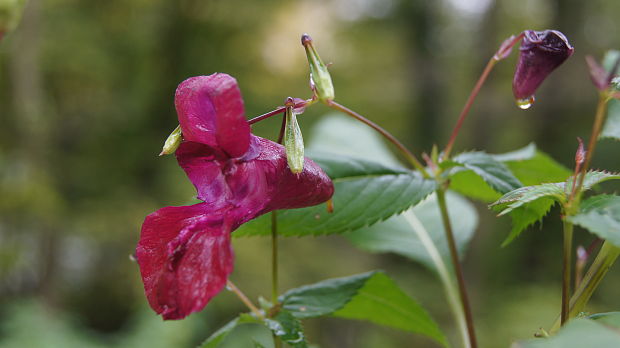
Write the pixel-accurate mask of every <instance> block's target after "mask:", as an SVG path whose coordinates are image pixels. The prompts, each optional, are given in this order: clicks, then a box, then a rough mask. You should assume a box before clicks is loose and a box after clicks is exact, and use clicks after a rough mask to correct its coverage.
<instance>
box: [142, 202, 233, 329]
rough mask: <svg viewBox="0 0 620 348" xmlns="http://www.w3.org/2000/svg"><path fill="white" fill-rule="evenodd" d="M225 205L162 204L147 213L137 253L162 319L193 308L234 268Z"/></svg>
mask: <svg viewBox="0 0 620 348" xmlns="http://www.w3.org/2000/svg"><path fill="white" fill-rule="evenodd" d="M227 209H228V208H220V209H216V208H215V207H213V206H211V205H208V204H206V203H200V204H196V205H192V206H184V207H166V208H162V209H159V210H158V211H156V212H154V213H153V214H151V215H149V216H147V217H146V219H145V221H144V224H143V225H142V233H141V236H140V241H139V243H138V247H137V248H136V258H137V260H138V265H139V266H140V272H141V274H142V280H143V282H144V290H145V293H146V296H147V299H148V301H149V304H150V305H151V307H152V308H153V310H155V312H157V313H158V314H161V315H162V317H163V318H164V319H165V320H170V319H182V318H184V317H186V316H187V315H189V314H191V313H193V312H197V311H199V310H201V309H203V308H204V306H205V305H206V304H207V303H208V302H209V301H210V300H211V298H212V297H213V296H215V295H216V294H218V293H219V292H220V291H221V290H222V289H223V288H224V286H225V285H226V280H227V279H228V275H229V274H230V273H231V272H232V270H233V251H232V247H231V244H230V231H231V228H230V227H231V226H230V225H231V224H230V222H229V221H228V219H227V218H226V212H227Z"/></svg>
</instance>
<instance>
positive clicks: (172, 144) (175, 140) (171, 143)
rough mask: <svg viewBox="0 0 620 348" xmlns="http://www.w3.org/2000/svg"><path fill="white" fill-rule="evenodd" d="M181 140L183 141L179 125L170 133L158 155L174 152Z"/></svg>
mask: <svg viewBox="0 0 620 348" xmlns="http://www.w3.org/2000/svg"><path fill="white" fill-rule="evenodd" d="M181 141H183V134H181V126H180V125H179V126H177V128H175V129H174V130H173V131H172V133H170V135H169V136H168V139H166V141H165V142H164V147H163V148H162V149H161V153H160V154H159V155H160V156H163V155H170V154H172V153H174V152H175V151H176V150H177V149H178V148H179V145H181Z"/></svg>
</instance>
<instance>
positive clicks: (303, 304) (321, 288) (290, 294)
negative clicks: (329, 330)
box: [278, 272, 376, 318]
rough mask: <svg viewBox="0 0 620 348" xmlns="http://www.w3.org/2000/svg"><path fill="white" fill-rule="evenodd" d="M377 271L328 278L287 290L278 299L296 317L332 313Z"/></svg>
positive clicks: (344, 303)
mask: <svg viewBox="0 0 620 348" xmlns="http://www.w3.org/2000/svg"><path fill="white" fill-rule="evenodd" d="M375 274H376V272H367V273H362V274H358V275H354V276H350V277H344V278H335V279H328V280H324V281H322V282H319V283H316V284H312V285H306V286H302V287H300V288H296V289H292V290H289V291H287V292H286V293H285V294H283V295H282V296H280V298H279V299H278V300H279V302H280V303H281V304H282V308H284V309H285V310H287V311H289V312H290V313H292V314H293V315H294V316H295V317H296V318H313V317H320V316H323V315H328V314H332V313H333V312H335V311H337V310H339V309H341V308H343V307H344V306H345V305H346V304H347V303H348V302H349V301H351V299H352V298H353V297H354V296H355V295H356V294H357V292H358V291H359V289H360V288H362V287H363V286H364V284H366V282H367V281H368V280H369V279H370V278H372V277H373V276H374V275H375Z"/></svg>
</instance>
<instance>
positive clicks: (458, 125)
mask: <svg viewBox="0 0 620 348" xmlns="http://www.w3.org/2000/svg"><path fill="white" fill-rule="evenodd" d="M498 61H499V60H498V59H497V58H496V57H495V56H493V57H492V58H491V59H489V62H488V63H487V65H486V67H485V68H484V71H482V74H481V75H480V78H478V82H476V85H475V86H474V88H473V89H472V90H471V93H470V94H469V97H468V98H467V102H465V106H463V110H462V111H461V114H460V115H459V118H458V120H457V121H456V125H455V126H454V130H452V135H450V140H448V144H447V145H446V148H445V150H444V151H443V156H442V158H443V159H444V160H446V159H448V158H450V152H451V151H452V146H454V141H455V140H456V136H457V135H458V134H459V131H460V130H461V126H462V125H463V121H465V118H466V117H467V115H468V114H469V109H471V106H472V105H473V103H474V100H475V99H476V97H477V96H478V93H479V92H480V88H482V85H483V84H484V82H485V81H486V79H487V77H488V76H489V73H490V72H491V70H493V67H494V66H495V64H496V63H497V62H498Z"/></svg>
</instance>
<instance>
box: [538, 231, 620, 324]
mask: <svg viewBox="0 0 620 348" xmlns="http://www.w3.org/2000/svg"><path fill="white" fill-rule="evenodd" d="M618 256H620V248H618V247H616V246H614V245H613V244H611V243H609V242H607V241H605V242H604V243H603V246H602V247H601V250H600V251H599V253H598V255H596V258H595V259H594V261H593V262H592V265H591V266H590V268H589V269H588V272H586V275H585V276H584V277H583V280H582V281H581V284H580V285H579V287H577V289H575V293H574V294H573V297H572V298H571V299H570V305H569V306H570V307H569V312H568V315H569V317H575V316H577V315H578V314H579V313H581V312H583V311H584V309H585V307H586V305H587V303H588V301H589V300H590V298H591V297H592V294H593V293H594V291H595V290H596V288H597V287H598V286H599V284H600V283H601V281H602V280H603V278H604V277H605V275H606V274H607V271H609V269H610V268H611V266H612V265H613V264H614V262H616V259H617V258H618ZM560 326H561V318H558V319H556V321H555V323H554V324H553V326H552V327H551V330H550V332H552V333H553V332H556V331H557V330H558V329H559V328H560Z"/></svg>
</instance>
